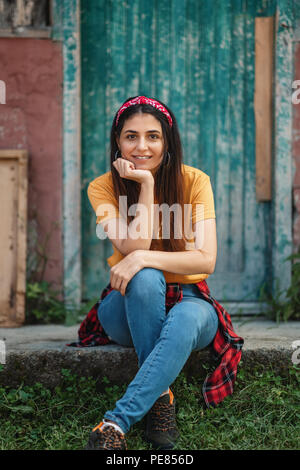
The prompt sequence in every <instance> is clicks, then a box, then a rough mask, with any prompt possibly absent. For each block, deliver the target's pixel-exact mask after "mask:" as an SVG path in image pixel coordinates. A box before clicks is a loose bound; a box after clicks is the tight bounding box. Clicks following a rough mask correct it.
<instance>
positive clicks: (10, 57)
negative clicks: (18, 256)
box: [0, 38, 63, 289]
mask: <svg viewBox="0 0 300 470" xmlns="http://www.w3.org/2000/svg"><path fill="white" fill-rule="evenodd" d="M0 79H1V80H3V81H5V83H6V104H5V105H0V148H1V149H10V148H11V149H13V148H16V149H27V150H28V151H29V168H28V170H29V172H28V173H29V176H28V178H29V184H28V219H29V220H28V226H29V229H28V256H27V257H28V262H27V270H28V274H29V273H30V271H31V270H33V269H35V268H36V267H37V264H36V263H37V262H39V261H40V263H42V261H41V257H40V256H39V255H37V251H39V252H41V249H39V248H38V246H37V243H36V242H37V241H38V242H39V243H40V244H41V245H43V246H45V244H46V255H47V257H48V261H47V264H46V267H45V272H44V276H43V278H44V279H45V280H47V281H49V282H53V283H54V284H53V287H55V288H56V289H59V288H60V287H61V286H62V284H63V250H62V137H63V136H62V83H63V70H62V53H61V44H60V43H56V42H52V41H50V40H38V39H10V38H9V39H5V38H2V39H0ZM48 237H49V241H48V243H47V238H48ZM42 267H43V264H40V265H39V269H42Z"/></svg>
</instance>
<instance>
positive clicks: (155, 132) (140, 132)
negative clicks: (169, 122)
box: [117, 113, 164, 170]
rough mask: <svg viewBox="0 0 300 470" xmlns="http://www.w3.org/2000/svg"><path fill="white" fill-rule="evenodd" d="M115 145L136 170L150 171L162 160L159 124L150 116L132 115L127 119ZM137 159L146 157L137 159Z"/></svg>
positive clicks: (162, 142) (161, 140) (162, 145)
mask: <svg viewBox="0 0 300 470" xmlns="http://www.w3.org/2000/svg"><path fill="white" fill-rule="evenodd" d="M117 143H118V146H119V149H120V151H121V154H122V157H123V158H125V159H126V160H129V161H131V162H133V163H134V164H135V167H136V169H140V170H152V169H153V168H156V167H157V166H159V165H160V163H161V161H162V159H163V151H164V140H163V133H162V128H161V123H160V122H159V121H158V120H157V119H156V118H155V117H154V116H152V115H151V114H146V113H145V114H134V115H133V116H131V117H130V118H128V119H127V120H126V121H125V123H124V126H123V129H122V131H121V135H120V138H118V137H117ZM138 157H148V158H145V159H139V158H138Z"/></svg>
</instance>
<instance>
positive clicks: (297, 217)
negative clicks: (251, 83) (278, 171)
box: [293, 42, 300, 252]
mask: <svg viewBox="0 0 300 470" xmlns="http://www.w3.org/2000/svg"><path fill="white" fill-rule="evenodd" d="M294 51H295V56H294V61H295V67H294V80H300V42H297V43H295V49H294ZM297 88H298V87H297ZM293 91H294V90H293ZM298 97H299V95H298ZM293 160H294V169H295V174H294V181H293V207H294V209H293V211H294V217H293V243H294V251H295V252H296V251H297V250H298V249H300V103H299V104H294V105H293Z"/></svg>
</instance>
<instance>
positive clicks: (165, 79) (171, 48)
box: [81, 0, 274, 313]
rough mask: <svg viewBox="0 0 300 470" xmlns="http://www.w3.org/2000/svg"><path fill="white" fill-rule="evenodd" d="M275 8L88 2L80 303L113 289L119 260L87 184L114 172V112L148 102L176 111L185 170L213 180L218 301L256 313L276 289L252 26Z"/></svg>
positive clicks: (204, 1) (200, 0)
mask: <svg viewBox="0 0 300 470" xmlns="http://www.w3.org/2000/svg"><path fill="white" fill-rule="evenodd" d="M273 3H274V2H266V1H263V0H262V1H259V2H255V1H252V2H250V1H245V0H240V1H224V0H214V1H211V0H172V1H171V0H159V1H151V0H150V1H149V0H131V1H116V0H114V1H107V0H97V1H93V0H90V1H85V2H82V7H81V8H82V12H81V24H82V31H81V33H82V106H83V107H82V124H83V125H82V128H83V132H82V158H83V160H82V161H83V167H82V178H83V180H82V183H83V184H82V188H83V192H82V207H83V211H82V214H83V215H82V222H83V223H82V239H83V246H82V263H83V298H91V297H93V296H95V295H99V293H100V291H101V289H102V288H103V286H104V285H105V284H106V283H107V282H108V280H109V270H108V268H107V266H106V258H107V257H108V256H110V254H111V253H112V249H111V245H110V242H109V241H108V240H104V241H103V240H102V241H100V240H99V239H98V238H97V237H96V233H95V215H94V212H93V210H92V208H91V207H90V205H89V201H88V198H87V194H86V189H87V185H88V183H89V182H90V181H91V180H92V179H94V178H95V177H96V176H98V175H100V174H102V173H104V172H106V171H108V170H109V169H110V167H109V132H110V127H111V123H112V119H113V117H114V113H115V112H116V110H117V109H118V107H119V105H120V104H121V103H122V102H123V101H124V100H125V99H126V98H127V97H129V96H134V95H138V94H143V95H147V96H150V97H157V98H158V99H161V100H162V101H164V102H165V103H166V104H168V105H169V106H170V107H171V109H172V110H173V111H174V113H175V115H176V117H177V120H178V123H179V128H180V131H181V136H182V141H183V147H184V162H185V163H186V164H188V165H192V166H195V167H197V168H200V169H202V170H203V171H204V172H206V173H207V174H208V175H209V176H210V177H211V182H212V186H213V190H214V195H215V206H216V220H217V235H218V258H217V265H216V270H215V273H214V274H213V275H211V276H210V277H209V279H208V285H209V287H210V289H211V291H212V294H213V295H214V296H215V297H216V298H217V299H218V300H219V301H222V302H229V303H230V304H231V306H234V305H235V306H237V305H238V304H239V305H240V306H242V307H243V310H244V312H255V311H257V300H258V296H259V290H260V287H261V286H262V284H263V283H265V282H269V281H270V280H271V246H272V245H271V243H272V242H271V231H272V220H271V206H270V203H269V202H264V203H259V202H256V193H255V122H254V104H253V103H254V18H255V16H256V15H257V14H261V15H264V14H267V15H272V14H274V5H273ZM231 312H232V310H231ZM232 313H234V312H232Z"/></svg>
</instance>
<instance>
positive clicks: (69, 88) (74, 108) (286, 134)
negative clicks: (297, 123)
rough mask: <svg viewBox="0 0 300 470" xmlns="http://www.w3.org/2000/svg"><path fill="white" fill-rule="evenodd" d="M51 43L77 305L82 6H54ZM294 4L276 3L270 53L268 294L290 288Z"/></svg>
mask: <svg viewBox="0 0 300 470" xmlns="http://www.w3.org/2000/svg"><path fill="white" fill-rule="evenodd" d="M52 4H53V7H52V8H53V34H52V38H53V39H54V40H61V41H62V43H63V60H64V91H63V114H64V119H63V122H64V131H63V132H64V146H63V188H64V196H63V217H64V224H63V230H64V295H65V302H66V304H68V302H69V301H70V302H71V301H73V302H75V303H76V304H79V303H80V301H81V292H82V285H81V282H82V268H81V86H80V46H81V45H80V0H60V1H59V0H52ZM292 41H293V3H292V0H278V4H277V14H276V22H275V51H274V60H275V67H274V95H273V96H274V113H273V115H274V139H273V167H272V180H273V181H272V184H273V186H272V204H271V207H272V221H273V223H272V227H271V230H272V231H273V243H272V273H273V275H272V291H273V293H274V294H275V289H276V282H279V286H280V289H281V290H285V289H287V288H288V286H289V285H290V282H291V261H285V262H284V260H285V259H286V258H287V257H288V256H289V255H290V254H291V253H292V102H291V84H292V81H293V48H292Z"/></svg>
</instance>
